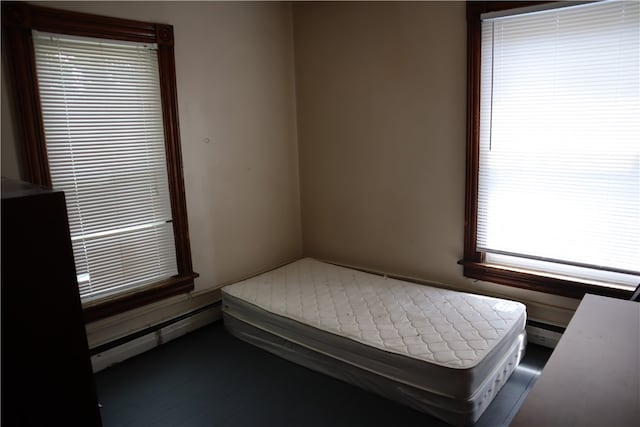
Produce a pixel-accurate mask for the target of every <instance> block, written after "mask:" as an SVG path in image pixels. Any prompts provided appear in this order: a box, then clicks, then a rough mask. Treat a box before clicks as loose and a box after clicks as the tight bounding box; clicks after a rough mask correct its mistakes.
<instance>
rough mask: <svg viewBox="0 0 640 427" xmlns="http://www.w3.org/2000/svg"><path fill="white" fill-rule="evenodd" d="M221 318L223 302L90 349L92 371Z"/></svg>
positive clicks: (97, 370)
mask: <svg viewBox="0 0 640 427" xmlns="http://www.w3.org/2000/svg"><path fill="white" fill-rule="evenodd" d="M221 318H222V302H221V301H218V302H215V303H213V304H208V305H205V306H203V307H200V308H198V309H196V310H193V311H189V312H187V313H184V314H182V315H180V316H177V317H174V318H171V319H168V320H165V321H164V322H160V323H157V324H155V325H152V326H149V327H147V328H144V329H141V330H139V331H136V332H134V333H132V334H129V335H126V336H123V337H120V338H118V339H115V340H113V341H110V342H108V343H105V344H101V345H99V346H96V347H93V348H91V349H89V354H90V355H91V364H92V366H93V372H94V373H95V372H99V371H102V370H103V369H106V368H108V367H110V366H112V365H115V364H117V363H119V362H122V361H124V360H126V359H128V358H130V357H133V356H136V355H138V354H141V353H143V352H145V351H148V350H151V349H152V348H154V347H157V346H159V345H161V344H164V343H166V342H169V341H171V340H174V339H176V338H178V337H181V336H182V335H185V334H187V333H189V332H192V331H195V330H196V329H198V328H201V327H203V326H205V325H207V324H209V323H212V322H214V321H216V320H220V319H221Z"/></svg>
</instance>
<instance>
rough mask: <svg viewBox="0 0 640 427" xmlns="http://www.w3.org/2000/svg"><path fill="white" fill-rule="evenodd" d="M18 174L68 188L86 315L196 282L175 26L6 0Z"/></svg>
mask: <svg viewBox="0 0 640 427" xmlns="http://www.w3.org/2000/svg"><path fill="white" fill-rule="evenodd" d="M3 19H4V22H3V24H4V27H5V28H4V38H5V44H6V49H7V54H8V55H9V56H10V64H11V67H12V69H11V71H12V73H11V77H13V82H12V83H13V86H14V88H15V93H14V102H15V104H16V108H17V110H18V114H17V115H18V116H19V117H20V119H21V120H20V121H21V123H20V124H21V129H20V131H21V137H22V142H23V146H24V148H25V149H24V161H23V163H24V164H23V169H24V172H25V175H26V176H25V178H26V179H27V180H29V181H31V182H34V183H36V184H41V185H45V186H52V187H53V188H56V189H60V190H63V191H64V192H65V196H66V200H67V211H68V215H69V225H70V230H71V240H72V243H73V247H74V257H75V263H76V272H77V275H78V284H79V289H80V294H81V297H82V299H83V306H84V309H85V317H86V319H87V320H88V321H91V320H95V319H98V318H101V317H105V316H108V315H112V314H115V313H118V312H121V311H125V310H128V309H131V308H135V307H137V306H140V305H143V304H146V303H149V302H153V301H156V300H158V299H160V298H165V297H168V296H172V295H176V294H178V293H183V292H187V291H189V290H191V289H193V279H194V278H195V277H197V274H196V273H194V272H193V270H192V267H191V255H190V249H189V239H188V229H187V219H186V208H185V199H184V184H183V178H182V168H181V158H180V141H179V131H178V122H177V102H176V93H175V90H176V89H175V66H174V58H173V33H172V28H171V26H168V25H162V24H151V23H143V22H137V21H128V20H121V19H114V18H105V17H99V16H94V15H86V14H79V13H74V12H66V11H59V10H55V9H49V8H43V7H36V6H30V5H26V4H9V5H4V4H3Z"/></svg>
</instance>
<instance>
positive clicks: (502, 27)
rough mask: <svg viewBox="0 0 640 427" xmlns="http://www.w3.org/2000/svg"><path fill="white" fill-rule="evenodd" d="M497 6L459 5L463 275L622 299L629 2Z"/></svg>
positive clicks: (637, 9)
mask: <svg viewBox="0 0 640 427" xmlns="http://www.w3.org/2000/svg"><path fill="white" fill-rule="evenodd" d="M560 6H561V7H560ZM507 7H508V5H507V4H504V3H480V4H469V6H468V22H469V74H470V75H469V127H468V138H469V139H468V150H467V213H466V227H465V259H464V260H463V261H462V264H463V265H464V271H465V275H466V276H468V277H472V278H476V279H482V280H488V281H493V282H497V283H503V284H507V285H513V286H520V287H525V288H531V289H535V290H540V291H544V292H551V293H555V294H560V295H566V296H571V297H581V296H582V295H583V294H584V293H585V292H591V293H598V294H604V295H611V296H619V297H625V298H626V297H628V296H629V295H630V294H631V291H632V290H633V289H634V288H635V287H636V285H637V284H638V283H639V282H640V119H639V118H640V3H638V2H631V1H629V2H626V1H604V2H597V3H588V4H579V5H570V6H567V5H563V4H560V5H542V7H539V6H534V7H527V8H525V9H521V8H519V9H514V10H506V11H505V10H502V11H500V9H506V8H507ZM493 10H498V11H497V12H495V11H493ZM492 11H493V13H485V12H492Z"/></svg>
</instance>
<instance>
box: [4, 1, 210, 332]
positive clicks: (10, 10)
mask: <svg viewBox="0 0 640 427" xmlns="http://www.w3.org/2000/svg"><path fill="white" fill-rule="evenodd" d="M2 25H3V48H4V49H5V52H6V59H7V64H8V68H9V70H8V72H9V79H10V80H9V82H10V86H11V87H12V95H13V96H12V101H13V110H14V112H15V120H16V125H17V126H16V137H17V139H18V144H19V145H20V148H21V154H22V164H21V166H22V175H23V179H24V180H26V181H29V182H32V183H34V184H38V185H42V186H45V187H48V188H51V175H50V173H49V162H48V159H47V150H46V144H45V134H44V126H43V122H42V108H41V104H40V95H39V89H38V81H37V75H36V65H35V54H34V47H33V40H32V31H33V30H38V31H45V32H51V33H60V34H69V35H75V36H85V37H97V38H104V39H112V40H125V41H133V42H141V43H156V44H157V45H158V71H159V75H160V91H161V100H162V119H163V127H164V135H165V152H166V163H167V175H168V178H169V193H170V199H171V200H170V203H171V212H172V216H173V231H174V236H175V248H176V263H177V268H178V275H176V276H174V277H171V278H169V279H166V280H163V281H161V282H158V283H154V284H151V285H149V286H146V287H142V288H140V289H133V290H131V291H128V292H124V293H122V294H118V295H115V296H112V297H107V298H105V299H102V300H96V301H95V302H93V301H92V302H89V303H85V304H84V306H83V309H84V315H85V321H86V322H92V321H95V320H98V319H101V318H105V317H108V316H112V315H115V314H118V313H121V312H124V311H127V310H131V309H134V308H137V307H141V306H143V305H146V304H150V303H152V302H155V301H159V300H161V299H164V298H168V297H171V296H175V295H178V294H182V293H186V292H189V291H192V290H193V289H194V284H193V280H194V279H195V278H196V277H198V274H197V273H195V272H194V271H193V267H192V263H191V249H190V242H189V228H188V223H187V208H186V198H185V191H184V179H183V174H182V155H181V151H180V128H179V124H178V100H177V89H176V72H175V57H174V40H173V27H172V26H171V25H166V24H156V23H148V22H141V21H133V20H128V19H120V18H112V17H105V16H99V15H92V14H86V13H79V12H71V11H65V10H59V9H53V8H49V7H42V6H34V5H30V4H27V3H13V2H6V3H5V2H3V4H2ZM25 274H27V273H26V272H25Z"/></svg>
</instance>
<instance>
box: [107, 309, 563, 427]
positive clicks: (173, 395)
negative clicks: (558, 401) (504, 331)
mask: <svg viewBox="0 0 640 427" xmlns="http://www.w3.org/2000/svg"><path fill="white" fill-rule="evenodd" d="M550 353H551V350H549V349H547V348H544V347H539V346H535V345H529V347H528V348H527V354H526V356H525V358H524V360H523V362H522V364H521V365H520V367H519V368H518V370H517V371H516V372H515V373H514V374H513V375H512V376H511V378H510V379H509V381H508V382H507V384H505V386H504V388H503V389H502V390H501V391H500V393H499V394H498V395H497V396H496V398H495V400H494V401H493V403H492V404H491V406H489V408H488V409H487V411H486V412H485V413H484V414H483V415H482V417H481V418H480V420H479V421H478V422H477V423H476V426H477V427H481V426H482V427H489V426H491V427H494V426H506V425H508V424H509V422H510V421H511V419H512V418H513V416H514V415H515V412H516V411H517V409H518V408H519V406H520V405H521V403H522V400H523V399H524V397H525V396H526V394H527V393H528V391H529V389H530V388H531V386H532V385H533V382H534V381H535V380H536V379H537V375H538V372H539V370H540V369H542V367H543V366H544V364H545V363H546V361H547V359H548V357H549V355H550ZM96 383H97V388H98V396H99V399H100V403H101V404H102V420H103V424H104V426H105V427H112V426H131V427H133V426H139V427H152V426H184V427H199V426H207V427H209V426H219V427H232V426H234V427H241V426H242V427H244V426H278V427H288V426H295V427H298V426H304V427H312V426H323V427H327V426H331V427H338V426H367V427H375V426H385V427H396V426H420V427H427V426H444V425H445V424H444V423H442V422H440V421H438V420H436V419H435V418H433V417H430V416H428V415H425V414H422V413H420V412H417V411H415V410H413V409H410V408H408V407H405V406H403V405H400V404H397V403H394V402H392V401H390V400H387V399H384V398H382V397H379V396H376V395H374V394H371V393H368V392H366V391H363V390H361V389H359V388H356V387H353V386H350V385H348V384H346V383H343V382H341V381H338V380H335V379H333V378H330V377H328V376H325V375H322V374H318V373H316V372H313V371H311V370H309V369H306V368H303V367H300V366H298V365H295V364H293V363H290V362H287V361H285V360H283V359H280V358H278V357H276V356H273V355H272V354H270V353H267V352H266V351H264V350H260V349H258V348H256V347H253V346H251V345H249V344H246V343H244V342H242V341H240V340H238V339H237V338H235V337H233V336H231V335H229V334H228V333H227V332H226V331H225V330H224V327H223V324H222V322H221V321H220V322H216V323H213V324H211V325H209V326H206V327H204V328H201V329H199V330H197V331H195V332H192V333H190V334H188V335H186V336H184V337H181V338H179V339H177V340H175V341H172V342H170V343H167V344H164V345H162V346H160V347H158V348H156V349H154V350H151V351H148V352H146V353H143V354H141V355H139V356H136V357H134V358H131V359H129V360H127V361H125V362H123V363H121V364H118V365H116V366H113V367H111V368H109V369H106V370H104V371H102V372H99V373H98V374H97V375H96Z"/></svg>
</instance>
